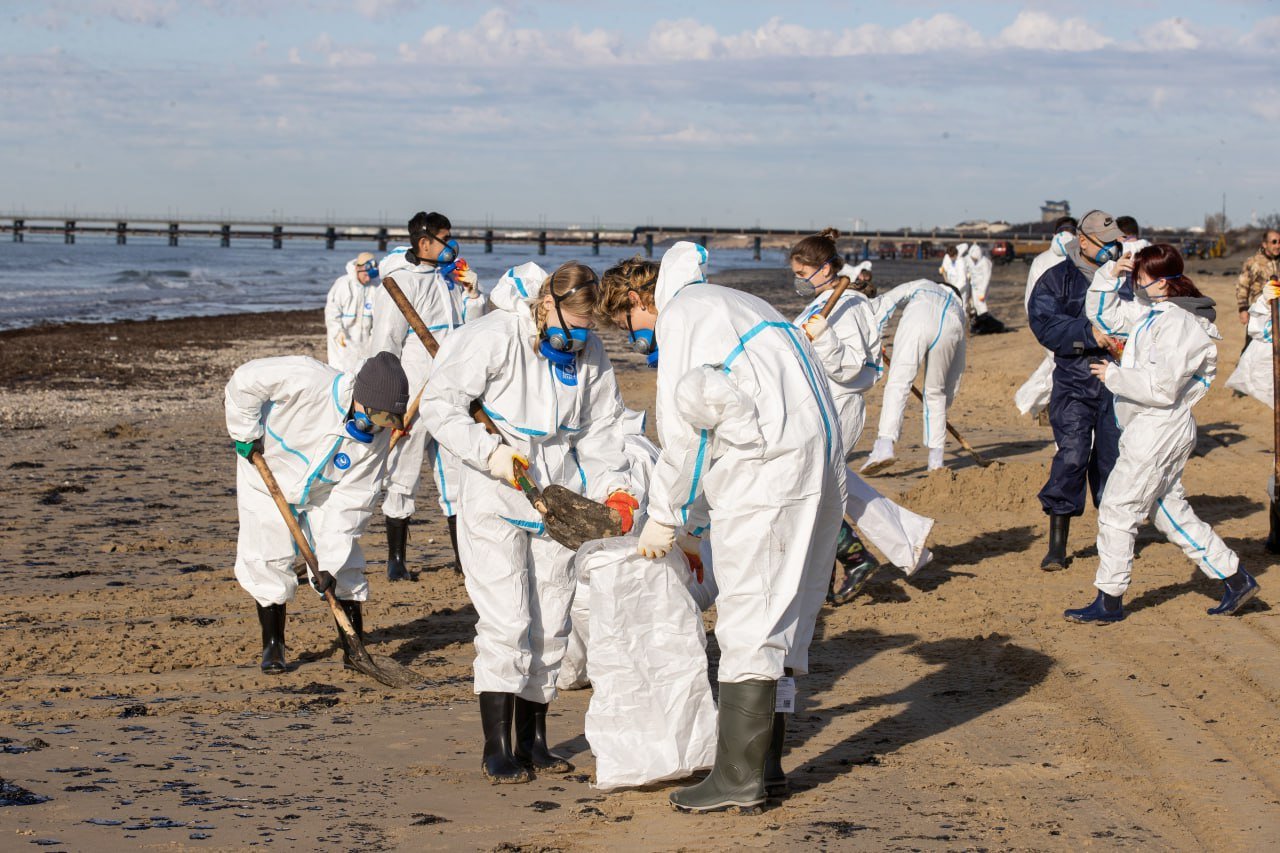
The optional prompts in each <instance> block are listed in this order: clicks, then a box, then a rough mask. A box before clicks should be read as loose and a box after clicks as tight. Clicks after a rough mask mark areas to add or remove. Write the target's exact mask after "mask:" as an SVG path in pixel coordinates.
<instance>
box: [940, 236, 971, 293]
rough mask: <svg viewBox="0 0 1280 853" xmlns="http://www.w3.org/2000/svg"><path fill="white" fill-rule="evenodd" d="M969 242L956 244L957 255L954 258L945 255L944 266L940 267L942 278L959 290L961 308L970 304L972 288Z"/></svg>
mask: <svg viewBox="0 0 1280 853" xmlns="http://www.w3.org/2000/svg"><path fill="white" fill-rule="evenodd" d="M968 251H969V244H968V243H960V244H958V245H957V246H956V257H955V260H952V259H951V258H950V257H948V256H945V255H944V256H943V258H942V266H941V267H940V268H939V269H940V271H941V273H942V280H943V281H944V282H946V283H947V284H949V285H951V286H952V287H954V288H955V289H956V290H957V291H959V293H960V296H961V306H960V307H961V310H965V306H966V305H967V304H968V302H969V299H970V296H971V290H970V287H969V263H968Z"/></svg>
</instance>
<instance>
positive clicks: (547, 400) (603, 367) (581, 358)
mask: <svg viewBox="0 0 1280 853" xmlns="http://www.w3.org/2000/svg"><path fill="white" fill-rule="evenodd" d="M545 278H546V273H545V272H544V271H543V270H542V269H541V268H540V267H538V265H537V264H532V263H529V264H523V265H521V266H519V267H516V268H515V269H512V270H509V271H507V273H506V274H505V275H504V276H503V277H502V279H501V280H500V281H499V282H498V284H497V286H496V288H495V289H494V291H493V293H492V301H493V306H494V309H495V310H493V311H491V312H490V313H488V314H486V315H485V316H484V317H482V318H481V319H479V320H477V321H476V322H473V323H468V324H467V325H466V326H464V327H463V328H461V329H458V330H456V331H454V333H453V334H451V335H450V336H449V338H448V339H447V340H446V341H445V344H444V346H443V347H441V349H440V353H439V357H438V358H437V359H436V363H435V365H434V366H433V368H432V372H431V377H430V380H429V381H428V383H427V389H426V392H425V393H424V394H423V399H422V413H423V420H424V425H425V426H426V428H427V429H429V430H430V431H431V434H432V435H434V436H435V438H436V440H437V441H438V442H440V444H441V446H442V447H443V448H445V449H446V450H448V451H449V452H450V453H451V454H453V455H454V456H456V457H457V458H458V459H459V460H460V462H461V463H462V465H461V473H462V478H461V490H460V503H459V511H458V549H459V551H460V552H461V556H462V569H463V573H464V575H465V577H466V584H467V593H468V595H469V596H470V597H471V601H472V603H473V604H474V605H475V608H476V613H477V614H479V617H480V618H479V622H478V623H477V625H476V640H475V646H476V658H475V692H477V693H482V692H499V693H514V694H516V695H518V696H521V697H523V698H525V699H528V700H530V701H533V702H550V701H551V700H552V699H554V698H555V695H556V676H557V675H558V673H559V671H560V662H561V658H562V656H563V655H564V651H565V643H566V640H567V639H568V636H569V606H570V604H571V602H572V601H573V593H574V584H575V576H574V570H573V556H574V554H573V552H572V551H570V550H568V549H566V548H564V547H563V546H561V545H559V544H558V543H556V542H555V541H553V540H552V539H550V538H548V537H547V536H546V535H545V534H544V530H543V525H542V520H541V517H540V516H539V515H538V512H537V511H536V510H535V509H534V508H533V507H532V506H531V505H530V504H529V501H528V500H527V499H526V498H525V496H524V494H523V493H521V492H520V491H519V490H518V489H515V488H513V487H512V486H510V485H509V484H507V483H506V482H503V481H499V480H496V479H494V478H493V477H491V476H490V475H489V466H488V461H489V457H490V455H491V454H492V453H493V450H494V448H495V447H497V446H498V444H499V442H500V441H502V442H505V443H507V444H509V445H511V446H512V447H513V448H514V449H515V450H516V452H517V453H519V454H520V455H522V456H524V457H525V458H527V459H528V460H529V474H530V476H531V477H532V478H533V481H534V482H535V483H537V484H538V485H539V486H542V487H546V486H549V485H552V484H558V485H561V486H564V487H566V488H568V489H571V490H573V491H574V492H577V493H579V494H583V495H586V496H587V497H590V498H592V499H593V500H597V501H603V500H604V499H605V498H606V497H608V496H609V495H610V494H611V493H612V492H614V491H617V490H620V489H621V490H624V491H627V492H631V493H633V494H634V491H633V490H634V488H635V487H634V485H633V484H632V483H631V481H630V479H629V477H628V472H627V457H626V454H625V452H624V448H623V445H624V438H623V431H622V419H623V407H622V398H621V396H620V395H619V393H618V384H617V381H616V380H615V378H614V375H613V365H612V364H611V363H610V362H609V358H608V356H607V355H605V351H604V344H603V343H601V341H600V339H599V338H598V337H596V336H595V335H591V336H590V337H589V339H588V341H587V346H586V349H584V350H583V351H582V352H580V353H578V357H577V361H576V364H575V366H574V368H575V369H574V370H573V371H572V372H569V373H563V374H562V373H560V372H559V371H558V370H557V369H556V368H555V367H554V366H553V365H552V363H551V362H550V361H548V360H547V358H546V357H545V356H543V355H542V354H541V353H539V352H538V340H539V333H538V329H537V324H536V320H535V317H534V313H533V310H534V307H533V303H534V301H535V300H536V299H537V294H538V291H539V289H540V288H541V286H542V282H543V281H544V280H545ZM570 382H571V383H572V384H567V383H570ZM473 400H480V401H481V403H482V405H483V406H484V410H485V411H486V412H488V414H489V416H490V417H491V418H492V419H493V421H494V423H495V424H496V425H497V427H498V430H499V431H500V433H501V438H499V437H498V436H495V435H490V434H489V433H488V432H486V431H485V428H484V427H483V426H481V425H480V424H478V423H476V421H475V420H474V419H473V418H472V417H471V415H470V413H469V412H468V407H469V406H470V404H471V402H472V401H473Z"/></svg>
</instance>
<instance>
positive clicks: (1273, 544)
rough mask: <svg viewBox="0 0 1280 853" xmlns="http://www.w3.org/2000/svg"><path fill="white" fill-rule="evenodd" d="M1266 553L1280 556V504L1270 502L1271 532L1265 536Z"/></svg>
mask: <svg viewBox="0 0 1280 853" xmlns="http://www.w3.org/2000/svg"><path fill="white" fill-rule="evenodd" d="M1267 553H1269V554H1280V503H1278V502H1276V501H1272V502H1271V530H1270V532H1269V533H1268V535H1267Z"/></svg>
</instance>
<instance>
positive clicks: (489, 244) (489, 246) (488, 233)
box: [484, 228, 493, 255]
mask: <svg viewBox="0 0 1280 853" xmlns="http://www.w3.org/2000/svg"><path fill="white" fill-rule="evenodd" d="M484 253H485V254H486V255H492V254H493V229H492V228H486V229H485V230H484Z"/></svg>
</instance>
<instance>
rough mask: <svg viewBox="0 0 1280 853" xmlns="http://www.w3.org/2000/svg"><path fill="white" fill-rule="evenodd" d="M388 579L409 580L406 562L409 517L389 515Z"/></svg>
mask: <svg viewBox="0 0 1280 853" xmlns="http://www.w3.org/2000/svg"><path fill="white" fill-rule="evenodd" d="M386 521H387V580H389V581H407V580H409V570H408V569H407V568H406V567H405V564H404V552H405V547H406V546H407V545H408V543H409V519H408V518H391V517H390V516H387V519H386Z"/></svg>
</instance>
